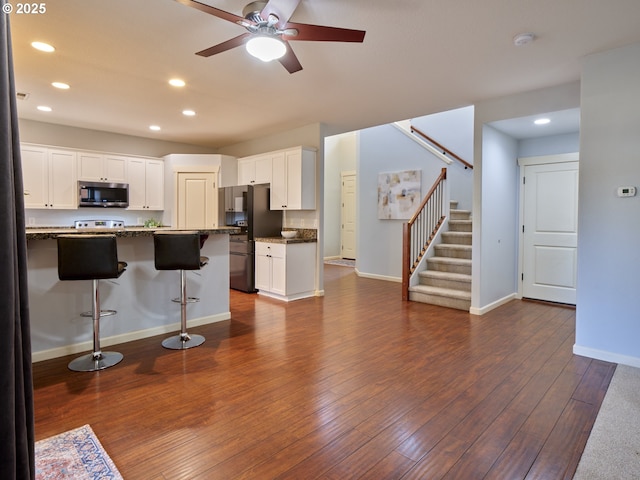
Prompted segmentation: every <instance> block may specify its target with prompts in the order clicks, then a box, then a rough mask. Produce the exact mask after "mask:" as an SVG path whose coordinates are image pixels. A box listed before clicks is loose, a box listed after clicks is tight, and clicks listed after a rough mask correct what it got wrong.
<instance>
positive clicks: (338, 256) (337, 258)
mask: <svg viewBox="0 0 640 480" xmlns="http://www.w3.org/2000/svg"><path fill="white" fill-rule="evenodd" d="M341 259H342V257H341V256H340V255H334V256H332V257H324V258H323V259H322V261H323V262H326V261H327V260H341Z"/></svg>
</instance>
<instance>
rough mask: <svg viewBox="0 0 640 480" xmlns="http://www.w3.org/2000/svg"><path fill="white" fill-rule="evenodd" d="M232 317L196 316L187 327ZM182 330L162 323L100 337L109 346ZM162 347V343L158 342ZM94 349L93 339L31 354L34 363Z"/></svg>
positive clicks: (226, 313) (105, 345) (221, 315)
mask: <svg viewBox="0 0 640 480" xmlns="http://www.w3.org/2000/svg"><path fill="white" fill-rule="evenodd" d="M230 318H231V312H223V313H218V314H216V315H209V316H206V317H201V318H194V319H193V320H187V327H199V326H201V325H208V324H210V323H216V322H222V321H224V320H229V319H230ZM172 332H180V322H176V323H172V324H169V325H162V326H160V327H153V328H148V329H145V330H138V331H136V332H128V333H123V334H121V335H113V336H111V337H105V338H101V339H100V346H101V347H109V346H111V345H119V344H121V343H127V342H132V341H134V340H140V339H143V338H149V337H154V336H156V335H162V334H164V333H172ZM158 346H159V347H160V343H158ZM92 349H93V340H91V341H88V342H81V343H76V344H73V345H65V346H63V347H58V348H52V349H50V350H42V351H40V352H34V353H33V354H32V355H31V361H32V363H35V362H41V361H43V360H51V359H52V358H58V357H64V356H67V355H73V354H76V353H83V352H84V353H89V352H91V350H92Z"/></svg>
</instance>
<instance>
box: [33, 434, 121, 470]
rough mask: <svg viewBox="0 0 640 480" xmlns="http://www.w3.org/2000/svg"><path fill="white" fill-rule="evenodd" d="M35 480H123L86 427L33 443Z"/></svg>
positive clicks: (96, 439)
mask: <svg viewBox="0 0 640 480" xmlns="http://www.w3.org/2000/svg"><path fill="white" fill-rule="evenodd" d="M35 454H36V455H35V456H36V480H59V479H65V480H70V479H73V480H84V479H87V480H89V479H90V480H98V479H113V480H122V475H120V472H118V469H117V468H116V466H115V465H114V463H113V461H111V459H110V458H109V455H107V452H105V451H104V448H102V445H101V444H100V441H99V440H98V437H96V435H95V433H93V430H92V429H91V427H90V426H89V425H84V426H83V427H80V428H76V429H74V430H69V431H68V432H64V433H61V434H59V435H55V436H53V437H49V438H45V439H44V440H40V441H39V442H36V445H35Z"/></svg>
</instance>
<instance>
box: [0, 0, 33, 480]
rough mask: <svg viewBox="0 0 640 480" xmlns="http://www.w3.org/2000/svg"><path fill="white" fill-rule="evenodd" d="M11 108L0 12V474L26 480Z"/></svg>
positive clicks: (26, 381) (29, 419) (20, 216)
mask: <svg viewBox="0 0 640 480" xmlns="http://www.w3.org/2000/svg"><path fill="white" fill-rule="evenodd" d="M6 3H7V2H6V0H0V5H1V6H2V7H4V5H5V4H6ZM16 108H17V107H16V92H15V85H14V80H13V58H12V55H11V31H10V29H9V14H6V13H2V12H0V118H1V123H0V419H1V422H0V478H2V479H20V480H23V479H25V480H26V479H33V478H35V467H34V453H33V450H34V420H33V382H32V377H31V337H30V334H29V304H28V295H27V241H26V237H25V222H24V220H25V219H24V198H23V192H22V165H21V163H20V143H19V138H18V116H17V112H16Z"/></svg>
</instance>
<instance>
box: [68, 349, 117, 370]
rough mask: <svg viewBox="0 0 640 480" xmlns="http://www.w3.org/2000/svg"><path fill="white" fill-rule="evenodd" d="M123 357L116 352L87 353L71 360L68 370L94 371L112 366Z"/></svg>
mask: <svg viewBox="0 0 640 480" xmlns="http://www.w3.org/2000/svg"><path fill="white" fill-rule="evenodd" d="M123 358H124V357H123V355H122V354H121V353H118V352H100V353H98V354H95V353H89V354H87V355H83V356H82V357H78V358H76V359H75V360H72V361H71V363H69V370H72V371H74V372H95V371H97V370H104V369H105V368H109V367H113V366H114V365H116V364H118V363H120V361H121V360H122V359H123Z"/></svg>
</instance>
